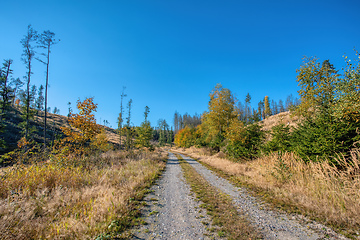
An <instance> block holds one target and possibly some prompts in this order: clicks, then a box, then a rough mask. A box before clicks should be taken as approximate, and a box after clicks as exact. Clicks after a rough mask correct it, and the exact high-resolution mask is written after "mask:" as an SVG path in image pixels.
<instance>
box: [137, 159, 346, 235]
mask: <svg viewBox="0 0 360 240" xmlns="http://www.w3.org/2000/svg"><path fill="white" fill-rule="evenodd" d="M181 156H182V157H183V158H184V159H185V160H186V161H187V162H188V163H190V164H191V166H192V167H194V169H195V170H196V171H197V172H198V173H199V174H200V175H202V176H203V177H204V178H205V179H206V180H207V181H208V182H209V183H210V184H211V185H212V186H214V187H216V188H217V189H218V190H220V191H221V192H223V193H224V194H227V195H228V196H230V197H231V199H232V201H233V204H234V205H235V206H236V207H237V209H238V211H239V212H240V213H241V214H244V215H245V216H246V217H247V218H248V220H249V221H250V222H251V223H252V225H253V226H254V227H255V228H256V229H259V231H260V232H261V233H262V234H263V236H264V239H286V240H291V239H304V240H305V239H347V238H345V237H344V236H342V235H339V234H337V233H335V232H334V231H332V230H331V229H329V228H327V227H325V226H323V225H321V224H318V223H316V222H313V221H310V220H308V219H306V218H305V217H303V216H300V215H295V214H291V215H290V214H287V213H281V212H278V211H274V210H271V209H269V208H268V207H267V206H266V204H264V203H263V202H261V201H260V200H259V199H256V198H255V197H253V196H251V195H250V194H249V193H248V192H247V191H246V189H242V188H238V187H235V186H233V185H232V184H231V183H230V182H228V181H227V180H225V179H223V178H221V177H218V176H216V175H215V174H214V173H212V172H211V171H210V170H208V169H207V168H206V167H204V166H202V165H201V164H200V163H198V162H197V161H195V160H193V159H191V158H189V157H186V156H184V155H181ZM152 189H153V192H152V193H151V194H149V196H147V197H146V203H147V207H146V208H145V209H144V215H145V216H147V217H146V219H145V221H146V222H147V223H148V225H144V226H142V227H140V229H136V230H134V239H216V238H219V237H217V236H216V235H207V234H210V233H209V232H207V231H206V227H205V225H204V224H203V223H202V222H210V220H209V217H208V216H206V213H205V211H204V210H202V212H201V213H199V210H200V208H199V204H200V203H199V202H197V201H195V200H194V198H193V197H192V196H191V193H190V188H189V186H188V185H187V184H186V182H185V180H184V178H183V176H182V170H181V167H180V165H179V162H178V160H177V159H176V157H175V156H174V154H172V153H169V160H168V163H167V168H166V171H165V173H164V175H163V177H162V178H161V179H160V180H159V181H158V183H157V185H155V186H154V187H153V188H152Z"/></svg>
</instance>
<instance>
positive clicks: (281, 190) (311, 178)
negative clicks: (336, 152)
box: [183, 148, 360, 235]
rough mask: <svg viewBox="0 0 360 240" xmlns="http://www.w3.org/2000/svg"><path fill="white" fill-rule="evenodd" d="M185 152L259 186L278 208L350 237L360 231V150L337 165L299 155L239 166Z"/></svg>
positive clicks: (340, 158)
mask: <svg viewBox="0 0 360 240" xmlns="http://www.w3.org/2000/svg"><path fill="white" fill-rule="evenodd" d="M183 152H185V153H187V154H189V155H191V156H193V157H195V158H198V159H199V160H200V161H202V162H204V163H206V164H208V165H210V166H212V167H214V168H217V169H219V170H221V171H223V172H225V173H227V174H230V175H231V176H233V177H235V178H236V179H237V181H239V182H242V183H246V184H249V185H251V186H254V187H255V188H257V189H258V190H260V191H261V192H262V193H264V194H266V195H268V196H270V197H269V198H268V200H271V201H273V202H274V203H276V204H279V205H284V206H287V207H289V206H290V207H291V208H293V209H294V208H295V209H296V211H301V212H302V213H304V214H306V215H309V216H311V217H314V218H317V219H319V220H320V221H322V222H325V223H327V224H330V225H332V226H334V227H336V228H337V229H338V230H343V231H344V232H346V233H348V234H350V235H352V234H356V232H358V231H359V229H360V151H359V150H353V151H352V152H351V155H350V156H349V157H347V158H345V157H344V156H337V157H336V158H334V160H335V161H336V162H337V164H338V166H337V167H335V166H333V165H332V164H331V163H329V161H322V162H309V163H305V162H304V161H302V160H301V159H298V157H297V156H295V155H294V154H293V153H285V154H282V155H278V154H276V153H273V154H271V155H269V156H262V157H260V158H258V159H256V160H254V161H249V162H243V163H235V162H232V161H229V160H226V159H223V158H218V157H216V156H210V154H206V155H204V153H206V152H204V151H203V150H197V149H196V148H191V149H187V150H185V151H184V150H183ZM201 153H202V154H201ZM339 166H340V167H339ZM233 179H234V178H233Z"/></svg>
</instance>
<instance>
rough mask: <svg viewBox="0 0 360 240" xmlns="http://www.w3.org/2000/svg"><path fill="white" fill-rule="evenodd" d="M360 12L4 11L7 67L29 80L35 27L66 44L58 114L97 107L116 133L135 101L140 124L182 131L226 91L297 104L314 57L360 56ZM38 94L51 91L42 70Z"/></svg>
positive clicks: (63, 5)
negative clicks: (29, 38) (178, 120)
mask: <svg viewBox="0 0 360 240" xmlns="http://www.w3.org/2000/svg"><path fill="white" fill-rule="evenodd" d="M359 10H360V2H359V1H357V0H353V1H350V0H338V1H334V0H327V1H320V0H319V1H316V0H310V1H309V0H303V1H292V0H284V1H276V0H275V1H268V0H255V1H241V0H237V1H230V0H229V1H212V0H207V1H205V0H203V1H197V0H191V1H188V0H183V1H175V0H174V1H169V0H161V1H160V0H152V1H145V0H143V1H137V0H131V1H107V0H102V1H91V0H90V1H89V0H88V1H77V0H72V1H68V0H61V1H60V0H52V1H50V0H48V1H45V0H43V1H41V0H32V1H22V0H21V1H16V0H15V1H2V3H1V8H0V20H1V22H2V27H1V37H0V60H1V61H3V59H9V58H11V59H13V60H14V63H13V70H14V75H13V76H14V77H20V78H22V76H24V75H25V74H26V69H25V66H24V64H23V63H22V62H21V60H20V59H21V53H22V47H21V44H20V40H21V39H22V38H23V36H24V35H25V34H26V30H27V25H28V24H32V26H33V28H34V29H35V30H37V31H38V32H42V31H44V30H51V31H53V32H54V33H55V34H56V37H57V38H59V39H60V40H61V41H60V43H59V44H57V45H55V46H53V50H52V54H51V60H50V61H51V62H50V86H51V87H50V89H49V106H50V107H52V109H53V108H54V107H55V106H56V107H57V108H60V110H61V114H63V115H66V114H67V103H68V102H71V103H72V105H73V108H74V107H75V103H76V100H77V99H78V98H80V99H81V100H83V99H85V98H86V97H94V100H95V102H96V103H98V112H97V113H96V117H97V119H98V120H100V118H101V119H102V120H104V119H106V120H108V121H109V122H110V124H111V125H112V126H113V127H115V126H116V119H117V116H118V113H119V111H120V94H121V91H122V87H123V86H126V90H125V92H126V94H127V98H125V103H126V102H127V101H128V100H129V99H130V98H131V99H132V100H133V108H132V122H133V124H134V125H139V124H140V123H141V122H142V121H143V112H144V108H145V106H146V105H148V106H149V107H150V115H149V120H150V121H151V123H152V125H153V126H154V125H156V122H157V120H158V119H159V118H163V119H166V120H167V122H168V123H170V124H172V121H173V114H174V112H175V111H178V112H179V113H181V114H184V113H185V112H187V113H189V114H194V113H202V112H203V111H205V110H206V109H207V104H208V100H209V93H210V91H211V90H212V89H213V87H214V86H215V85H216V84H217V83H221V84H222V85H223V86H224V87H226V88H229V89H230V90H231V91H232V92H233V93H234V94H235V95H236V96H237V98H238V99H239V100H241V101H242V102H244V99H245V96H246V94H247V93H248V92H249V93H250V95H251V96H252V104H253V106H257V102H259V101H260V100H261V99H263V98H264V96H265V95H268V96H269V97H270V99H274V100H279V99H283V100H285V99H286V97H287V96H288V95H289V94H293V95H296V94H297V90H298V87H297V82H296V69H298V68H299V67H300V65H301V63H302V58H303V57H304V56H316V57H318V58H319V59H320V60H321V61H322V60H326V59H330V62H332V63H333V64H334V65H335V67H337V68H339V69H340V68H341V67H342V66H343V63H344V60H343V57H342V56H343V55H344V54H347V55H349V56H351V57H352V56H354V51H353V49H354V47H355V48H357V49H358V50H359V48H360V31H359V27H360V15H359ZM33 72H34V75H33V77H32V80H31V81H32V84H35V85H37V86H40V84H44V82H45V73H44V72H45V67H44V66H43V65H41V64H40V63H35V64H34V67H33Z"/></svg>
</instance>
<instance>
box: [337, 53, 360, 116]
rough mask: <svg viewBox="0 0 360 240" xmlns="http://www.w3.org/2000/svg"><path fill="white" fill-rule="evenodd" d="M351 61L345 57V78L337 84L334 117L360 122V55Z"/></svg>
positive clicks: (357, 54) (356, 54)
mask: <svg viewBox="0 0 360 240" xmlns="http://www.w3.org/2000/svg"><path fill="white" fill-rule="evenodd" d="M355 56H356V58H355V59H353V60H352V61H351V59H349V58H348V57H347V56H346V57H345V61H346V67H345V68H344V76H343V77H342V78H341V79H339V81H338V83H337V86H336V87H337V90H338V91H337V93H338V95H337V97H336V104H335V106H334V115H335V116H336V117H337V118H340V119H341V118H342V119H346V120H347V121H352V122H360V54H359V52H357V51H355Z"/></svg>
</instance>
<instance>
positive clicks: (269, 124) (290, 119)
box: [259, 111, 300, 131]
mask: <svg viewBox="0 0 360 240" xmlns="http://www.w3.org/2000/svg"><path fill="white" fill-rule="evenodd" d="M299 121H300V120H299V117H298V116H291V114H290V112H289V111H288V112H282V113H279V114H276V115H273V116H270V117H267V118H266V119H264V120H262V121H260V123H259V125H260V126H261V127H262V130H264V131H270V130H271V129H272V128H273V127H274V126H276V125H278V124H280V123H283V124H285V125H286V126H289V127H297V126H298V124H299Z"/></svg>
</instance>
